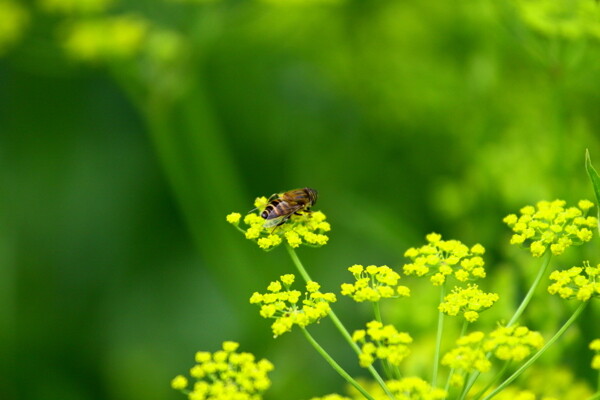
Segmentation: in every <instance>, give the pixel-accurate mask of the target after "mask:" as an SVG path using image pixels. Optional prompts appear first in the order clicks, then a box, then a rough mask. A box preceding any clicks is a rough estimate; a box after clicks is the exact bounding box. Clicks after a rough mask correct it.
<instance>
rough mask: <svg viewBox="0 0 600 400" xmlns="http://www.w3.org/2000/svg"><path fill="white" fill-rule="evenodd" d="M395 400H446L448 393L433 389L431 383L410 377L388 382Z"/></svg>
mask: <svg viewBox="0 0 600 400" xmlns="http://www.w3.org/2000/svg"><path fill="white" fill-rule="evenodd" d="M386 385H387V387H388V388H389V389H390V391H391V392H392V394H393V395H394V398H395V399H397V400H441V399H445V398H446V391H445V390H443V389H439V388H433V387H432V386H431V385H430V384H429V382H427V381H425V380H423V379H421V378H419V377H416V376H409V377H406V378H402V379H399V380H390V381H387V382H386Z"/></svg>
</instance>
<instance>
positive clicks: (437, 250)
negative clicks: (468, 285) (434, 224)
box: [403, 233, 485, 286]
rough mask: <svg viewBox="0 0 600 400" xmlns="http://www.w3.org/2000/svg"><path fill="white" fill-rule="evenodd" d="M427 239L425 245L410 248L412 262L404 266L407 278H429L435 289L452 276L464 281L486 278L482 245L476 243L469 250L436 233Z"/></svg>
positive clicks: (407, 255) (409, 255)
mask: <svg viewBox="0 0 600 400" xmlns="http://www.w3.org/2000/svg"><path fill="white" fill-rule="evenodd" d="M426 239H427V242H428V243H427V244H426V245H424V246H421V247H419V248H414V247H411V248H410V249H408V250H406V252H405V253H404V256H405V257H408V258H410V259H411V260H412V262H411V263H409V264H405V265H404V268H403V269H404V273H405V274H406V275H412V274H415V275H417V276H425V275H426V276H430V280H431V282H432V283H433V284H434V285H436V286H439V285H441V284H443V283H444V282H445V281H446V277H447V276H449V275H454V277H455V278H456V279H458V280H459V281H461V282H465V281H468V280H474V279H478V278H485V270H484V269H483V265H484V262H483V258H482V257H481V255H482V254H483V253H484V252H485V249H484V248H483V246H482V245H480V244H476V245H475V246H473V247H471V248H470V249H469V248H468V247H467V246H465V245H464V244H462V243H461V242H459V241H458V240H442V236H441V235H439V234H437V233H430V234H429V235H427V236H426Z"/></svg>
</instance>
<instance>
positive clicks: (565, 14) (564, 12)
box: [513, 0, 600, 40]
mask: <svg viewBox="0 0 600 400" xmlns="http://www.w3.org/2000/svg"><path fill="white" fill-rule="evenodd" d="M513 1H514V2H515V3H516V7H515V9H516V11H517V14H518V15H519V16H520V17H521V18H522V20H523V21H524V22H525V24H526V25H528V26H529V27H530V28H531V29H532V30H534V31H536V32H537V33H539V34H542V35H544V36H548V37H551V38H554V37H556V38H564V39H568V40H569V39H570V40H577V39H580V40H581V39H583V38H585V37H591V38H595V39H599V38H600V8H599V7H598V4H597V3H596V2H595V1H589V0H513Z"/></svg>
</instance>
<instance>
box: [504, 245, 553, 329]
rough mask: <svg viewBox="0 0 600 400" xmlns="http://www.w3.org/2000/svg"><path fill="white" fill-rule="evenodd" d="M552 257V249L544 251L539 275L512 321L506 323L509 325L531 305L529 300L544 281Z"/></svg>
mask: <svg viewBox="0 0 600 400" xmlns="http://www.w3.org/2000/svg"><path fill="white" fill-rule="evenodd" d="M551 258H552V252H551V251H550V250H546V253H544V256H543V258H542V265H541V266H540V269H539V271H538V274H537V276H536V277H535V280H534V281H533V283H532V284H531V287H530V288H529V291H528V292H527V294H526V295H525V297H524V298H523V301H521V304H520V305H519V307H518V308H517V311H515V313H514V315H513V316H512V318H511V319H510V321H508V324H506V326H507V327H509V326H512V325H514V323H515V322H517V320H518V319H519V318H520V317H521V314H523V311H525V308H526V307H527V305H529V302H530V301H531V298H532V297H533V294H534V292H535V290H536V289H537V287H538V286H539V285H540V282H541V281H542V278H543V277H544V275H546V271H547V270H548V265H550V259H551Z"/></svg>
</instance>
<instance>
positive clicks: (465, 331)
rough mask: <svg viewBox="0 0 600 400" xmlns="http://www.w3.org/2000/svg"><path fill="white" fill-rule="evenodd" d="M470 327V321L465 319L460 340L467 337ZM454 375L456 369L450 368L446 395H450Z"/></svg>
mask: <svg viewBox="0 0 600 400" xmlns="http://www.w3.org/2000/svg"><path fill="white" fill-rule="evenodd" d="M468 326H469V321H467V320H466V319H465V322H463V325H462V328H461V330H460V336H459V337H458V338H459V339H460V338H461V337H463V336H465V333H467V327H468ZM452 375H454V368H450V372H449V373H448V380H447V381H446V387H445V388H444V390H445V391H446V393H448V389H450V381H451V380H452Z"/></svg>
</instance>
